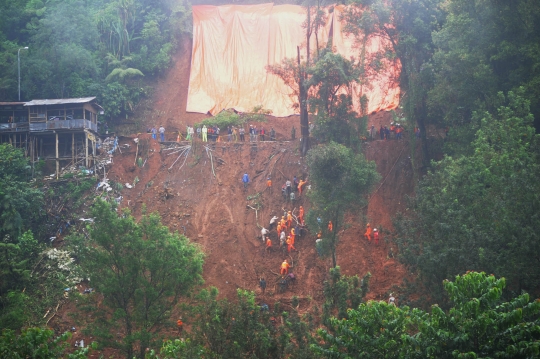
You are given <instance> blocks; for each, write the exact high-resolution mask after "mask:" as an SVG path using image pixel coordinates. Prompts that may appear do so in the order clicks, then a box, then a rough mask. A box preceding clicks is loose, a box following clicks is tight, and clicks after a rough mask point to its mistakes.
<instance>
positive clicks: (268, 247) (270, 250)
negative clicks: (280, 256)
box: [265, 237, 272, 252]
mask: <svg viewBox="0 0 540 359" xmlns="http://www.w3.org/2000/svg"><path fill="white" fill-rule="evenodd" d="M265 251H267V252H272V241H271V240H270V238H268V237H266V248H265Z"/></svg>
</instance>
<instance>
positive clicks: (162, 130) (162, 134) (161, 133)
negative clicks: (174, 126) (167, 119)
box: [159, 125, 165, 142]
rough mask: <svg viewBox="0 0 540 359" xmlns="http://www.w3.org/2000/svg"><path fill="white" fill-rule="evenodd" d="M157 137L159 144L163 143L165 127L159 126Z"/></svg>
mask: <svg viewBox="0 0 540 359" xmlns="http://www.w3.org/2000/svg"><path fill="white" fill-rule="evenodd" d="M159 137H160V139H161V142H165V127H163V125H161V126H159Z"/></svg>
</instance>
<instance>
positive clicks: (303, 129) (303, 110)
mask: <svg viewBox="0 0 540 359" xmlns="http://www.w3.org/2000/svg"><path fill="white" fill-rule="evenodd" d="M296 49H297V52H298V87H299V88H300V95H299V97H300V98H299V100H300V133H301V141H302V148H301V151H302V156H305V155H306V154H307V151H308V150H309V117H308V111H307V91H306V88H305V87H304V80H305V75H304V71H303V70H302V66H301V64H300V47H299V46H297V47H296Z"/></svg>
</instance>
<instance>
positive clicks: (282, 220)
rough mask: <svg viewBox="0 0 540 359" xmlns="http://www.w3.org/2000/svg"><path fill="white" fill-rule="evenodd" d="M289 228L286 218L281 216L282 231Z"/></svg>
mask: <svg viewBox="0 0 540 359" xmlns="http://www.w3.org/2000/svg"><path fill="white" fill-rule="evenodd" d="M286 227H287V221H286V220H285V216H281V229H282V230H284V229H285V228H286Z"/></svg>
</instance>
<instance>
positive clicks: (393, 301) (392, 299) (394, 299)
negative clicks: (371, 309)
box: [388, 293, 396, 306]
mask: <svg viewBox="0 0 540 359" xmlns="http://www.w3.org/2000/svg"><path fill="white" fill-rule="evenodd" d="M388 304H390V305H393V306H395V305H396V297H394V293H390V298H388Z"/></svg>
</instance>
